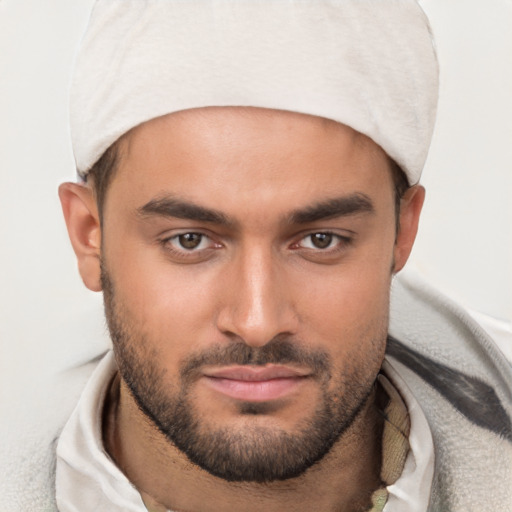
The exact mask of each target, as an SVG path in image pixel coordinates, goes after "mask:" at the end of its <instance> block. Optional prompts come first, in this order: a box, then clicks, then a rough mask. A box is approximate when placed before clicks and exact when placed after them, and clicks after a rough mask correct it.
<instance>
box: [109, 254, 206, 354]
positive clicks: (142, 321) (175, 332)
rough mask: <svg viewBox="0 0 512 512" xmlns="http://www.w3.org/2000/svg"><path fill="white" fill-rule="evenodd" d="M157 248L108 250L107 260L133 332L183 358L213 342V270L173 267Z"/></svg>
mask: <svg viewBox="0 0 512 512" xmlns="http://www.w3.org/2000/svg"><path fill="white" fill-rule="evenodd" d="M155 252H156V251H154V250H150V249H148V248H146V247H140V248H137V247H135V248H133V249H132V250H130V251H126V250H123V251H121V250H119V251H117V250H110V251H109V252H108V260H107V262H106V263H107V266H108V269H109V272H110V274H111V277H112V279H113V282H114V285H115V293H116V300H117V301H119V303H120V304H122V311H123V317H124V319H125V321H126V322H129V324H130V326H131V328H132V331H134V332H137V333H138V336H139V338H140V337H143V338H144V339H145V340H146V341H147V342H148V343H151V345H152V348H154V349H156V350H157V351H158V352H159V355H160V356H161V357H165V358H167V357H169V358H170V359H173V360H179V359H180V358H182V357H185V356H187V355H189V354H190V352H191V351H194V350H200V349H201V348H202V347H204V346H205V344H207V343H208V341H209V342H211V341H212V337H213V333H212V317H213V314H212V311H213V310H214V307H215V304H214V297H215V289H214V287H213V286H214V285H213V284H212V276H211V272H208V271H200V270H198V268H197V267H195V266H194V265H182V266H178V265H171V264H170V263H169V262H168V261H166V260H165V257H164V256H162V255H158V256H155ZM127 254H129V255H130V256H129V257H128V256H126V255H127Z"/></svg>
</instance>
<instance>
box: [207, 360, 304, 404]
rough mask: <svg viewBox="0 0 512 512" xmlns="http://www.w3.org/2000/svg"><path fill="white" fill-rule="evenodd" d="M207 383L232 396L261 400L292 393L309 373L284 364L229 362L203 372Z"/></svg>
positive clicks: (239, 398)
mask: <svg viewBox="0 0 512 512" xmlns="http://www.w3.org/2000/svg"><path fill="white" fill-rule="evenodd" d="M203 375H204V378H205V381H206V383H207V385H208V386H209V387H210V388H211V389H213V390H215V391H217V392H219V393H221V394H223V395H225V396H227V397H230V398H233V399H235V400H243V401H248V402H265V401H269V400H276V399H278V398H283V397H285V396H286V395H289V394H291V393H293V392H294V391H295V390H296V389H297V388H298V387H299V386H300V385H302V383H303V382H304V381H305V380H307V377H308V376H309V373H308V372H306V371H303V370H302V371H301V370H298V369H295V368H290V367H287V366H280V365H279V366H278V365H270V366H263V367H262V366H232V367H223V368H214V369H207V370H205V371H204V372H203Z"/></svg>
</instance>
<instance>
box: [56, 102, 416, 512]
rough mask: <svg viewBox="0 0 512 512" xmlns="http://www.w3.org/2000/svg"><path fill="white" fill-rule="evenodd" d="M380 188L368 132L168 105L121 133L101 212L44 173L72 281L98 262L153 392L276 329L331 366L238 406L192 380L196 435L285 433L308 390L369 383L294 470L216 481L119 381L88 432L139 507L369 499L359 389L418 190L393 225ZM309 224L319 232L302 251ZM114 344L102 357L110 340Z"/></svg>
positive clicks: (313, 399)
mask: <svg viewBox="0 0 512 512" xmlns="http://www.w3.org/2000/svg"><path fill="white" fill-rule="evenodd" d="M393 194H394V190H393V184H392V179H391V174H390V168H389V160H388V158H387V156H386V155H385V153H384V152H383V151H382V149H380V148H379V147H378V146H377V145H376V144H375V143H374V142H373V141H371V140H370V139H368V138H367V137H365V136H363V135H361V134H358V133H356V132H355V131H354V130H352V129H351V128H348V127H346V126H343V125H340V124H338V123H335V122H332V121H328V120H325V119H321V118H317V117H313V116H306V115H302V114H295V113H290V112H282V111H273V110H270V111H268V110H260V109H241V108H207V109H197V110H190V111H185V112H182V113H178V114H171V115H168V116H164V117H162V118H158V119H155V120H152V121H149V122H147V123H144V124H142V125H140V126H139V127H137V128H135V129H134V130H132V131H131V132H130V133H129V134H127V135H126V136H125V137H123V139H122V140H121V144H120V160H119V165H118V169H117V171H116V173H115V175H114V178H113V180H112V182H111V184H110V186H109V190H108V193H107V197H106V202H105V205H104V218H103V223H100V219H99V216H98V209H97V205H96V202H95V198H94V186H93V184H88V185H81V184H74V183H65V184H63V185H61V187H60V198H61V202H62V206H63V211H64V215H65V218H66V222H67V226H68V231H69V235H70V239H71V242H72V244H73V248H74V250H75V252H76V255H77V259H78V265H79V270H80V274H81V276H82V279H83V281H84V283H85V285H86V286H87V287H88V288H89V289H91V290H94V291H100V290H101V289H102V280H101V268H100V261H101V260H102V261H103V265H104V269H105V270H107V271H108V274H109V277H110V279H111V281H112V283H113V285H114V287H115V290H116V307H117V314H118V315H119V317H120V318H121V319H122V320H123V321H124V322H125V325H126V326H127V327H126V328H127V330H128V331H129V332H130V333H131V335H132V336H131V338H132V339H144V342H145V343H146V344H147V345H146V346H144V347H141V346H137V345H136V344H135V343H132V345H131V347H132V348H133V350H134V353H135V354H136V355H137V357H138V358H139V360H141V361H144V358H148V361H149V358H153V359H152V362H153V363H155V361H156V362H157V364H158V365H160V366H159V368H160V369H164V370H166V372H165V377H163V382H162V384H163V385H165V389H169V394H171V393H172V392H173V390H175V389H176V388H177V386H179V384H180V382H179V371H180V368H181V367H182V364H183V361H185V360H186V359H187V357H190V355H191V354H197V353H202V352H205V351H208V350H209V349H211V348H212V347H225V346H228V345H229V344H232V343H243V344H246V345H247V346H250V347H253V348H261V347H264V346H265V345H267V344H268V343H269V342H270V341H271V340H273V339H275V338H276V337H280V336H286V337H287V339H290V340H293V341H294V342H296V343H297V344H298V345H299V346H301V347H303V348H305V349H306V350H312V351H316V350H317V351H322V352H323V353H326V354H327V355H328V356H329V359H330V361H331V362H332V368H333V372H332V373H333V375H334V376H333V378H331V379H330V380H329V381H328V384H327V385H326V386H327V387H326V389H322V388H321V386H319V384H318V381H316V380H315V379H304V380H302V381H301V383H300V385H297V386H295V387H293V389H292V391H290V392H289V393H288V394H287V395H286V396H285V397H284V399H277V400H271V401H270V402H271V403H272V405H273V407H272V412H271V413H268V414H257V415H244V414H241V409H240V401H239V400H236V399H233V398H230V397H226V396H225V395H223V394H222V393H219V392H217V391H215V390H212V388H211V386H209V385H208V380H207V379H204V378H201V379H198V380H197V381H195V382H194V384H193V385H192V387H191V390H192V392H191V403H190V405H191V407H192V408H193V410H194V411H195V412H197V413H198V414H199V417H200V418H201V421H202V423H201V425H202V428H203V431H204V432H208V431H209V430H211V429H216V428H222V429H224V430H226V429H229V430H231V431H233V432H238V433H242V434H243V433H244V432H246V431H247V430H248V429H250V428H251V427H252V426H254V425H257V426H258V428H261V429H266V431H268V432H274V431H276V429H282V430H284V431H286V432H289V433H291V434H294V435H295V433H297V432H298V428H299V426H300V425H301V423H303V422H304V421H305V420H307V419H308V418H310V417H311V416H312V415H313V414H314V412H315V408H316V404H318V402H319V400H321V399H322V397H323V394H322V393H325V392H326V391H327V392H333V393H339V392H340V389H341V390H343V389H349V388H350V389H352V388H353V389H355V390H357V392H358V393H359V392H360V395H361V396H363V394H364V392H365V391H367V392H368V393H369V394H370V398H369V400H367V401H365V402H364V403H362V404H361V410H360V411H359V413H358V415H357V416H356V418H355V419H354V421H353V422H352V424H351V425H350V427H349V428H348V429H347V430H346V431H345V432H344V433H343V434H342V435H341V437H340V438H339V439H338V440H337V441H336V443H335V444H334V446H333V447H332V448H331V450H330V451H329V452H328V453H327V455H326V456H325V457H323V458H322V459H321V460H320V461H319V462H317V463H316V464H314V465H313V466H312V467H311V468H309V469H308V470H306V471H305V472H303V473H302V474H301V475H300V476H297V477H295V478H291V479H287V480H283V481H273V482H270V483H265V484H261V483H255V482H228V481H226V480H223V479H222V478H219V477H217V476H213V475H212V474H210V473H209V472H207V471H205V470H203V469H201V468H199V467H198V466H196V465H194V464H192V463H191V462H190V461H189V459H188V458H187V457H186V456H185V455H184V454H183V452H181V451H180V450H179V449H178V448H177V447H176V446H174V445H173V444H172V443H170V442H169V441H168V439H167V438H166V437H165V436H164V435H163V434H162V433H161V432H160V431H159V430H158V429H157V428H156V427H155V425H154V423H153V422H152V421H151V420H150V419H149V418H148V417H147V416H146V415H145V414H144V413H142V412H141V410H140V408H139V407H138V406H137V403H136V401H135V399H134V397H133V394H132V393H131V391H130V389H129V387H128V386H127V385H126V382H125V380H123V378H121V379H120V384H119V396H118V398H114V400H113V401H112V405H111V407H110V408H109V410H108V411H107V422H106V428H105V432H104V437H105V444H106V448H107V450H108V451H109V453H110V454H111V455H112V457H113V458H114V460H116V462H117V463H118V465H119V466H120V467H121V469H122V470H123V471H124V472H125V474H126V475H127V476H128V478H129V479H130V480H131V481H132V482H133V483H134V485H135V486H136V487H137V488H138V489H139V490H140V491H141V493H142V495H143V496H144V497H145V499H146V500H147V502H148V503H152V504H153V506H155V507H156V508H158V507H159V506H160V505H164V506H166V507H168V508H172V509H173V510H190V511H192V510H193V511H205V512H206V511H208V512H210V511H227V510H237V509H238V510H242V509H243V510H245V511H262V510H265V511H274V510H276V511H277V510H298V511H301V510H325V511H334V510H336V511H358V510H365V509H366V508H367V507H368V505H369V503H368V498H369V496H370V494H371V492H372V491H373V490H375V489H376V488H377V487H378V486H379V484H380V481H379V470H380V448H381V447H380V439H379V435H377V434H378V432H380V430H379V429H380V420H379V415H378V414H377V412H376V407H375V403H374V393H373V391H372V389H373V388H372V383H373V381H374V379H375V377H376V375H377V373H378V371H379V369H380V366H381V362H382V359H383V357H384V350H385V342H386V333H387V327H388V314H389V289H390V284H391V279H392V275H393V273H396V272H398V271H399V270H400V269H401V268H402V267H403V265H404V264H405V262H406V260H407V258H408V256H409V253H410V251H411V249H412V245H413V242H414V238H415V236H416V231H417V226H418V219H419V215H420V211H421V207H422V204H423V199H424V189H423V188H422V187H420V186H414V187H412V188H410V189H409V190H408V191H407V192H406V194H405V196H404V198H403V199H402V201H401V212H400V219H399V221H400V222H399V225H400V228H399V231H398V233H397V232H396V222H395V206H394V195H393ZM354 197H356V198H363V199H364V201H363V202H366V203H368V204H369V205H370V208H366V207H365V208H360V207H357V208H355V210H354V211H352V212H349V213H347V212H346V211H345V212H343V211H341V213H340V211H338V214H336V215H334V214H332V211H331V215H329V216H325V215H326V213H325V208H324V212H323V214H322V213H321V212H320V213H319V212H318V211H317V213H318V215H317V216H316V217H317V218H313V217H312V216H311V210H312V209H314V207H317V206H318V205H320V204H322V205H325V204H326V202H329V201H331V206H332V200H333V199H336V200H340V199H341V200H342V202H343V201H345V203H346V199H347V198H354ZM169 198H172V199H173V200H179V201H181V202H183V201H185V202H187V204H190V203H192V204H194V205H197V206H200V207H202V208H205V209H208V210H214V211H215V212H217V213H218V214H220V215H222V217H223V220H227V221H228V222H218V221H219V219H209V220H208V219H207V220H197V219H195V220H192V219H190V218H179V217H177V216H174V215H162V214H155V213H154V212H153V213H151V212H150V213H148V209H147V208H146V209H144V206H145V205H146V206H147V205H148V204H151V202H153V203H152V204H155V203H157V202H158V201H160V202H161V201H162V199H166V200H168V199H169ZM338 202H339V201H338ZM349 209H350V208H349ZM317 210H318V208H317ZM331 210H332V208H331ZM160 213H161V212H160ZM182 213H183V212H181V213H180V216H183V215H182ZM308 214H309V215H308ZM184 216H185V217H186V215H184ZM184 233H199V234H202V235H204V237H203V238H202V240H201V245H200V246H199V248H198V249H194V250H188V251H187V250H185V249H183V247H182V246H180V240H183V239H180V238H178V235H180V234H181V235H182V234H184ZM315 233H323V234H326V233H327V234H333V235H334V236H332V237H331V238H330V243H329V244H328V246H327V247H326V248H318V247H316V246H315V245H314V243H313V242H314V239H313V238H312V236H311V235H313V234H315ZM116 349H117V352H116ZM114 351H115V354H116V357H117V358H118V361H119V347H116V346H114ZM151 354H153V355H151ZM155 354H156V356H155ZM292 366H293V365H292ZM295 369H296V370H297V367H295ZM298 369H299V370H301V371H305V372H307V370H308V369H307V368H298ZM358 383H359V384H358ZM351 386H352V387H351ZM358 386H359V388H367V389H362V390H359V388H358ZM365 507H366V508H365Z"/></svg>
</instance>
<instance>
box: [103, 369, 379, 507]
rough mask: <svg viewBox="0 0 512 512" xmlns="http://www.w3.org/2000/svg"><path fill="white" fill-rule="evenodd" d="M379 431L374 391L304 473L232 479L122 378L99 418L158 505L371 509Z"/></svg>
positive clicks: (118, 456) (115, 454) (111, 447)
mask: <svg viewBox="0 0 512 512" xmlns="http://www.w3.org/2000/svg"><path fill="white" fill-rule="evenodd" d="M381 435H382V419H381V415H380V414H379V413H378V411H377V407H376V405H375V393H374V394H372V396H371V397H370V399H369V400H368V401H367V403H366V405H365V406H364V407H363V409H362V410H361V411H360V413H359V414H358V416H357V417H356V419H355V421H354V422H353V424H352V426H351V427H350V429H349V430H347V431H346V432H345V433H344V434H343V435H342V437H341V438H340V439H339V440H338V441H337V442H336V443H335V445H334V446H333V448H332V449H331V450H330V452H329V453H328V454H327V455H326V456H325V457H324V458H323V459H322V460H321V461H320V462H318V463H316V464H315V465H313V466H312V467H311V468H309V469H308V470H307V471H306V472H305V473H303V474H302V475H301V476H299V477H296V478H292V479H289V480H285V481H275V482H270V483H265V484H261V483H251V482H249V483H245V482H244V483H238V482H237V483H233V482H228V481H225V480H223V479H220V478H218V477H215V476H213V475H211V474H209V473H208V472H206V471H204V470H203V469H201V468H199V467H198V466H196V465H195V464H193V463H191V462H190V461H189V460H188V458H187V457H186V456H185V455H184V454H183V453H182V452H181V451H180V450H178V449H177V448H176V447H175V446H174V445H173V444H172V443H171V442H169V441H168V440H167V438H166V437H165V436H164V435H163V434H162V433H161V432H160V431H159V430H158V429H157V428H156V427H155V426H154V425H153V423H152V422H151V421H150V420H149V419H148V418H147V417H146V416H145V415H144V414H143V413H142V412H141V411H140V409H139V408H138V407H137V405H136V403H135V401H134V399H133V397H132V396H131V394H130V392H129V391H128V389H127V388H126V386H125V385H124V384H123V383H122V382H121V383H120V381H119V379H116V380H115V381H114V384H113V388H112V392H111V394H110V399H109V400H107V404H106V409H105V421H104V442H105V447H106V450H107V452H108V453H109V454H110V455H111V457H112V458H113V459H114V461H115V462H116V464H117V465H118V466H119V467H120V469H121V470H122V471H123V472H124V473H125V475H126V476H127V478H128V479H129V480H130V481H131V483H132V484H133V485H135V487H136V488H137V489H138V490H139V492H140V493H141V495H142V497H143V499H144V501H145V503H146V505H147V506H148V509H149V510H150V511H152V510H154V511H155V512H156V511H159V510H165V509H169V510H173V511H176V512H198V511H201V512H220V511H226V510H244V511H247V512H256V511H258V512H260V511H263V510H264V511H265V512H274V511H276V512H277V511H282V510H284V509H287V510H295V511H298V512H300V511H306V510H308V511H309V510H318V511H326V512H327V511H333V512H334V511H336V512H359V511H364V510H368V508H369V507H370V504H371V495H372V493H373V492H374V491H375V490H376V489H377V488H379V487H380V486H381V480H380V476H379V475H380V465H381Z"/></svg>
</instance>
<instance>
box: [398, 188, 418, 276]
mask: <svg viewBox="0 0 512 512" xmlns="http://www.w3.org/2000/svg"><path fill="white" fill-rule="evenodd" d="M424 200H425V189H424V188H423V187H422V186H421V185H414V186H413V187H411V188H409V189H408V190H407V191H406V192H405V194H404V195H403V197H402V199H401V201H400V225H399V230H398V233H397V238H396V244H395V255H394V256H395V258H394V262H395V265H394V272H395V273H397V272H399V271H400V270H402V268H403V267H404V265H405V263H406V262H407V259H408V258H409V255H410V254H411V251H412V247H413V245H414V240H415V239H416V233H417V232H418V224H419V220H420V214H421V209H422V207H423V202H424Z"/></svg>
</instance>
